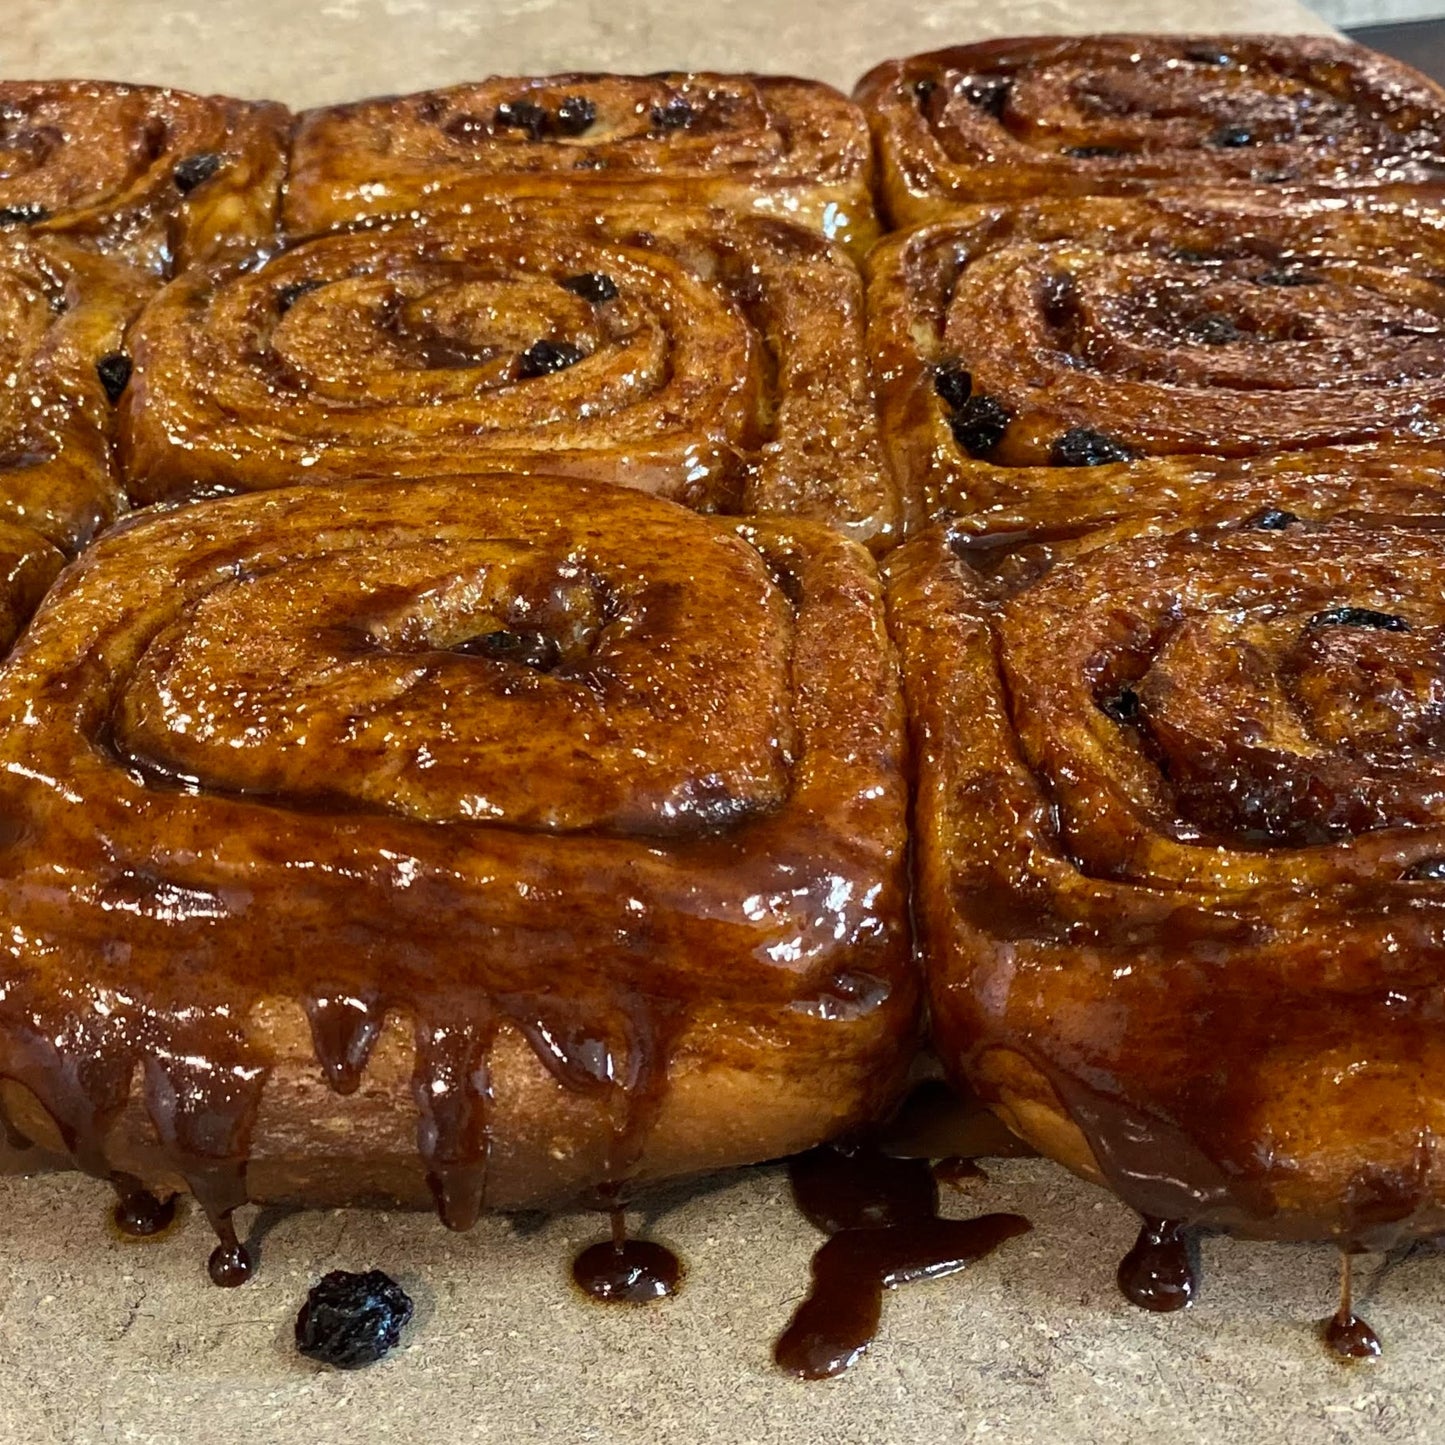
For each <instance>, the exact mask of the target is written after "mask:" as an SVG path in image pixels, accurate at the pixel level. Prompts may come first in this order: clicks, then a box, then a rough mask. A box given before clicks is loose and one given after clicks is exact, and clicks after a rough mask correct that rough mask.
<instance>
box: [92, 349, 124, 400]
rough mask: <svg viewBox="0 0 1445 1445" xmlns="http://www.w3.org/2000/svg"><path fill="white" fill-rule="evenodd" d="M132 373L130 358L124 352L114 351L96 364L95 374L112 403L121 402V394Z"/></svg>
mask: <svg viewBox="0 0 1445 1445" xmlns="http://www.w3.org/2000/svg"><path fill="white" fill-rule="evenodd" d="M130 371H131V366H130V357H128V356H127V355H126V354H125V352H123V351H112V352H111V353H110V355H109V356H102V357H101V358H100V360H99V361H97V362H96V363H95V374H96V375H97V376H98V377H99V378H100V384H101V385H102V386H103V387H104V388H105V394H106V396H107V397H108V398H109V399H110V401H111V402H117V401H119V400H120V394H121V392H123V391H124V390H125V386H126V383H127V382H128V381H129V380H130Z"/></svg>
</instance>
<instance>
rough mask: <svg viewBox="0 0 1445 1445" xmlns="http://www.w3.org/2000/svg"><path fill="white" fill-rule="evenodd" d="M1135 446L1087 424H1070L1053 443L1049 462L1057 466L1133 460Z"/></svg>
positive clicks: (1092, 464)
mask: <svg viewBox="0 0 1445 1445" xmlns="http://www.w3.org/2000/svg"><path fill="white" fill-rule="evenodd" d="M1135 455H1136V453H1135V452H1134V449H1133V448H1132V447H1128V446H1125V444H1124V443H1123V442H1121V441H1115V439H1114V438H1113V437H1111V436H1105V434H1104V433H1103V432H1098V431H1092V430H1091V429H1090V428H1089V427H1086V426H1071V427H1070V428H1069V429H1068V431H1066V432H1065V433H1064V434H1063V436H1061V437H1060V438H1059V439H1058V440H1057V441H1056V442H1055V443H1054V445H1053V447H1052V449H1051V450H1050V452H1049V462H1050V464H1051V465H1053V466H1056V467H1103V466H1108V465H1109V463H1110V462H1131V461H1133V460H1134V457H1135Z"/></svg>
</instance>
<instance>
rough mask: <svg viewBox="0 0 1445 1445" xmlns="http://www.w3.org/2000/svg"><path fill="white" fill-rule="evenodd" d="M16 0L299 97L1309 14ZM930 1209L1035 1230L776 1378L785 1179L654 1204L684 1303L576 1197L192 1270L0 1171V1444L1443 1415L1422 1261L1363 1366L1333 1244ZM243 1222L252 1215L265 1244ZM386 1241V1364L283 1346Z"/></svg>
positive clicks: (799, 1282) (101, 1212)
mask: <svg viewBox="0 0 1445 1445" xmlns="http://www.w3.org/2000/svg"><path fill="white" fill-rule="evenodd" d="M715 9H716V13H717V18H716V19H712V20H710V19H708V18H706V16H705V15H704V13H703V11H702V9H701V7H696V6H693V5H688V4H684V3H681V0H673V3H667V4H659V3H657V0H628V3H625V4H619V3H617V0H497V3H493V4H486V3H482V0H473V3H470V4H462V5H457V4H443V3H433V0H314V3H311V4H308V3H306V0H289V3H287V0H228V3H225V4H221V3H211V0H207V3H200V0H197V3H194V4H191V5H185V4H178V3H177V0H126V3H117V0H111V3H96V0H5V3H4V4H3V7H0V15H3V22H4V23H3V25H0V65H3V68H4V70H5V72H6V73H8V74H10V75H14V76H56V75H62V74H92V75H103V76H108V77H115V78H126V79H138V80H149V81H168V82H171V83H175V84H179V85H184V86H188V87H191V88H193V89H199V90H230V91H232V92H235V93H240V94H247V95H273V96H275V97H277V98H279V99H281V100H285V101H288V102H290V103H292V104H295V105H302V104H311V103H317V102H322V101H328V100H334V99H339V98H343V97H347V96H356V95H362V94H366V93H371V92H378V91H394V90H405V89H409V88H413V87H417V86H423V85H431V84H440V83H444V82H448V81H453V80H458V79H462V78H464V77H467V76H471V75H476V74H481V73H486V72H497V71H500V72H506V71H526V70H546V69H553V68H561V67H578V68H583V69H593V70H606V69H615V70H626V69H635V70H644V71H645V70H655V69H660V68H663V67H666V66H670V65H683V64H689V63H690V64H694V65H711V66H717V67H724V68H726V67H739V68H758V69H773V70H780V71H793V72H797V73H802V74H812V75H817V76H821V77H823V78H825V79H828V80H832V81H834V82H836V83H839V84H844V85H846V84H848V83H849V82H850V81H851V80H852V79H853V78H854V77H856V75H857V74H859V73H860V72H861V71H862V70H864V69H865V68H866V67H867V66H868V65H869V64H870V63H871V62H872V61H873V60H875V59H879V58H882V57H884V56H885V55H889V54H900V53H906V52H908V51H911V50H918V49H924V48H929V47H932V46H937V45H941V44H945V43H947V42H950V41H955V40H962V39H968V38H975V37H981V36H985V35H996V34H1006V33H1021V32H1034V31H1054V30H1075V31H1087V30H1093V29H1100V28H1112V29H1125V28H1131V27H1140V28H1145V27H1151V28H1156V29H1157V28H1166V29H1231V28H1235V29H1238V28H1251V29H1265V28H1268V29H1279V30H1322V29H1324V28H1325V27H1324V26H1323V25H1322V23H1321V22H1319V21H1318V20H1317V19H1316V18H1315V17H1313V16H1311V15H1309V14H1308V13H1307V12H1305V11H1303V10H1301V9H1297V8H1295V7H1294V6H1292V5H1290V4H1288V3H1284V0H1269V3H1264V4H1250V3H1246V0H1199V3H1196V4H1192V5H1186V4H1183V3H1173V4H1170V5H1163V4H1149V3H1145V0H1110V3H1105V0H1018V3H1010V4H1003V3H997V4H994V5H977V4H973V3H967V0H961V3H960V0H952V3H949V0H942V3H935V4H931V5H914V4H906V5H900V4H897V3H888V0H809V3H801V4H786V3H784V4H779V3H775V0H732V3H730V4H728V5H726V6H724V5H717V6H716V7H715ZM990 1174H991V1176H992V1177H991V1180H990V1181H989V1182H988V1183H984V1184H978V1185H975V1186H974V1187H973V1188H972V1190H971V1191H970V1192H969V1193H968V1194H950V1195H949V1199H948V1206H947V1207H948V1211H949V1212H950V1213H954V1214H964V1213H970V1212H976V1211H981V1210H991V1209H1016V1210H1018V1211H1020V1212H1022V1213H1024V1214H1026V1215H1028V1216H1029V1217H1030V1218H1031V1219H1032V1220H1033V1221H1034V1224H1035V1229H1034V1232H1033V1233H1032V1234H1030V1235H1028V1236H1025V1237H1024V1238H1022V1239H1018V1240H1015V1241H1012V1242H1011V1243H1009V1244H1007V1245H1005V1246H1004V1247H1003V1248H1002V1249H1001V1250H1000V1251H999V1252H998V1253H997V1254H996V1255H994V1256H993V1257H991V1258H989V1259H987V1260H985V1261H983V1262H982V1263H980V1264H978V1265H976V1266H975V1267H974V1268H972V1269H971V1270H970V1271H968V1272H967V1273H966V1274H964V1275H962V1276H957V1277H955V1278H953V1279H950V1280H944V1281H941V1282H938V1283H934V1284H927V1285H915V1286H910V1287H908V1288H906V1289H903V1290H900V1291H898V1292H896V1293H894V1294H892V1295H891V1296H890V1297H889V1298H888V1300H887V1302H886V1304H885V1310H884V1322H883V1328H882V1332H881V1334H880V1337H879V1339H878V1342H877V1343H876V1345H875V1346H874V1348H873V1350H872V1351H871V1353H870V1354H869V1355H868V1357H867V1358H865V1359H864V1360H863V1361H862V1362H861V1363H860V1364H859V1365H858V1366H857V1367H856V1368H855V1369H853V1370H852V1371H851V1372H850V1373H849V1374H848V1375H846V1376H844V1377H843V1378H841V1379H839V1380H835V1381H831V1382H828V1383H824V1384H813V1385H807V1384H802V1383H800V1382H797V1381H794V1380H791V1379H788V1378H786V1377H784V1376H782V1375H780V1374H779V1373H777V1372H776V1371H775V1370H774V1369H773V1367H772V1364H771V1357H770V1349H771V1343H772V1340H773V1338H774V1337H775V1335H776V1334H777V1332H778V1331H779V1330H780V1329H781V1328H782V1327H783V1326H784V1324H786V1322H787V1320H788V1317H789V1315H790V1314H791V1311H792V1308H793V1305H794V1303H795V1302H796V1300H797V1299H798V1297H799V1296H800V1294H801V1293H802V1291H803V1289H804V1288H805V1286H806V1282H807V1277H808V1261H809V1256H810V1254H811V1252H812V1249H813V1248H814V1247H815V1245H816V1243H817V1241H818V1236H817V1235H816V1234H815V1233H814V1231H813V1230H812V1228H811V1226H809V1225H808V1224H807V1223H806V1221H804V1220H803V1219H802V1217H801V1216H800V1215H799V1214H798V1213H797V1212H796V1211H795V1210H794V1209H792V1208H791V1206H790V1205H789V1203H788V1200H787V1188H786V1181H785V1179H784V1177H783V1174H782V1172H781V1170H779V1169H776V1168H769V1169H760V1170H754V1171H750V1172H747V1173H745V1174H741V1175H738V1176H736V1177H734V1178H732V1179H730V1180H728V1181H725V1182H723V1183H721V1184H718V1185H716V1186H714V1187H710V1188H706V1189H701V1190H692V1191H681V1192H676V1193H673V1194H671V1195H665V1196H663V1197H661V1198H659V1199H658V1200H656V1201H655V1202H654V1207H653V1209H652V1211H651V1214H650V1224H651V1227H652V1230H653V1232H654V1233H655V1234H656V1235H657V1236H659V1237H660V1238H662V1239H664V1240H666V1241H667V1242H669V1243H670V1244H672V1245H673V1246H674V1247H676V1249H677V1250H678V1252H679V1253H680V1254H681V1256H682V1257H683V1259H684V1261H685V1262H686V1264H687V1266H688V1271H689V1273H688V1278H687V1281H686V1285H685V1288H684V1290H683V1292H682V1294H681V1295H680V1296H679V1297H678V1298H677V1299H675V1300H673V1301H669V1302H667V1303H665V1304H662V1305H660V1306H656V1307H652V1308H648V1309H645V1310H640V1311H628V1310H616V1309H613V1310H608V1309H604V1308H602V1307H599V1306H596V1305H593V1304H590V1303H589V1302H587V1301H585V1300H583V1299H582V1298H581V1297H579V1296H578V1295H577V1294H576V1293H575V1292H574V1290H573V1289H572V1287H571V1285H570V1284H569V1282H568V1279H567V1272H566V1266H567V1263H568V1261H569V1259H570V1258H571V1255H572V1253H573V1252H574V1251H575V1249H576V1248H577V1246H578V1245H579V1244H580V1243H582V1242H584V1241H585V1240H587V1239H589V1238H591V1237H593V1236H594V1235H595V1233H596V1229H597V1225H596V1221H595V1220H593V1219H591V1218H588V1217H577V1216H573V1217H564V1218H559V1219H554V1220H551V1221H549V1222H546V1223H544V1224H542V1225H541V1226H540V1227H539V1228H536V1229H533V1230H531V1231H530V1232H523V1231H520V1230H518V1229H517V1228H516V1227H515V1226H514V1225H512V1224H510V1223H508V1222H506V1221H501V1220H484V1221H483V1223H482V1224H481V1225H479V1226H478V1228H477V1229H476V1230H475V1231H474V1232H473V1233H472V1234H470V1235H468V1236H465V1237H460V1236H454V1235H449V1234H447V1233H446V1232H445V1231H444V1230H443V1229H442V1228H441V1227H440V1226H439V1225H438V1224H437V1223H436V1221H435V1220H434V1219H430V1218H426V1217H420V1216H407V1215H379V1214H369V1213H363V1212H360V1211H349V1212H340V1213H316V1214H309V1215H299V1214H292V1215H286V1216H276V1215H274V1214H272V1213H270V1212H268V1214H267V1215H266V1216H265V1217H263V1218H262V1219H261V1220H260V1221H259V1223H255V1222H252V1216H253V1215H254V1212H248V1215H247V1222H248V1223H250V1225H251V1228H252V1229H253V1231H257V1230H259V1232H260V1234H261V1265H260V1269H259V1271H258V1274H257V1277H256V1278H255V1279H254V1280H253V1281H252V1283H250V1284H249V1285H247V1286H246V1287H244V1288H243V1289H240V1290H235V1291H229V1292H228V1291H221V1290H217V1289H215V1288H213V1287H212V1286H211V1285H210V1284H209V1282H208V1280H207V1278H206V1273H205V1258H206V1254H207V1252H208V1251H209V1248H210V1239H209V1235H208V1232H207V1230H206V1228H205V1226H204V1224H203V1222H201V1221H199V1220H198V1219H197V1218H195V1217H194V1216H192V1217H189V1218H187V1219H186V1220H185V1221H184V1223H183V1224H182V1225H181V1226H180V1227H179V1228H178V1229H177V1230H176V1231H174V1232H173V1233H172V1234H170V1235H168V1236H167V1237H166V1238H164V1239H162V1240H159V1241H155V1242H151V1243H136V1242H128V1241H122V1240H121V1239H120V1238H119V1237H118V1236H116V1235H115V1234H113V1233H112V1232H111V1231H109V1230H108V1229H107V1228H106V1227H105V1223H104V1221H105V1217H106V1213H107V1209H108V1192H107V1190H106V1189H105V1188H104V1187H103V1186H101V1185H99V1184H96V1183H95V1182H93V1181H90V1180H86V1179H82V1178H78V1177H75V1176H69V1175H67V1176H52V1177H47V1178H40V1179H32V1180H0V1441H3V1442H6V1445H8V1442H12V1441H13V1442H17V1445H18V1442H26V1445H49V1442H67V1445H69V1442H92V1441H95V1442H100V1441H104V1442H122V1441H158V1442H170V1441H175V1442H182V1441H184V1442H187V1445H271V1442H278V1445H289V1442H297V1445H352V1442H378V1441H384V1442H387V1445H413V1442H416V1445H449V1442H454V1441H455V1442H463V1441H466V1442H471V1441H476V1442H486V1445H491V1442H496V1445H528V1442H538V1445H541V1442H545V1445H582V1442H606V1445H611V1442H616V1445H634V1442H635V1445H653V1442H665V1445H693V1442H698V1445H704V1442H705V1445H745V1442H758V1445H763V1442H777V1441H782V1442H800V1445H801V1442H809V1445H892V1442H899V1445H903V1442H908V1445H913V1442H924V1441H928V1442H948V1441H975V1440H976V1441H991V1442H994V1441H996V1442H1000V1445H1073V1442H1100V1445H1105V1442H1108V1445H1112V1442H1125V1441H1127V1442H1136V1441H1138V1442H1144V1441H1160V1442H1169V1445H1196V1442H1198V1445H1223V1442H1229V1445H1277V1442H1289V1445H1312V1442H1316V1441H1330V1442H1334V1441H1375V1440H1379V1441H1388V1442H1397V1445H1404V1442H1428V1441H1441V1440H1445V1417H1442V1414H1441V1409H1442V1399H1441V1397H1442V1395H1445V1365H1442V1364H1441V1363H1440V1358H1439V1357H1440V1351H1439V1349H1438V1344H1437V1341H1438V1339H1439V1336H1440V1331H1441V1328H1442V1323H1445V1259H1442V1258H1440V1257H1439V1256H1438V1255H1437V1254H1435V1253H1434V1252H1433V1251H1431V1250H1428V1249H1419V1250H1416V1251H1415V1252H1414V1253H1413V1254H1411V1255H1410V1256H1409V1257H1408V1258H1405V1259H1402V1260H1393V1259H1392V1260H1381V1259H1375V1258H1369V1259H1367V1260H1364V1261H1362V1268H1361V1271H1360V1287H1359V1290H1358V1292H1357V1293H1358V1298H1359V1300H1360V1302H1361V1310H1362V1313H1363V1314H1365V1316H1366V1317H1367V1318H1368V1319H1369V1320H1370V1321H1371V1322H1372V1323H1373V1324H1374V1325H1375V1327H1376V1328H1377V1329H1378V1330H1379V1332H1380V1334H1381V1335H1382V1336H1383V1337H1384V1340H1385V1345H1386V1356H1385V1358H1384V1359H1383V1360H1382V1361H1381V1362H1379V1363H1378V1364H1373V1365H1364V1366H1353V1367H1345V1366H1341V1365H1339V1364H1337V1363H1335V1362H1334V1361H1333V1360H1331V1359H1330V1358H1328V1357H1327V1356H1326V1355H1325V1353H1324V1351H1323V1349H1322V1348H1321V1346H1320V1344H1319V1342H1318V1339H1317V1337H1316V1334H1315V1321H1317V1320H1319V1319H1320V1318H1322V1317H1323V1316H1325V1315H1326V1314H1328V1313H1329V1311H1330V1310H1331V1309H1332V1308H1333V1302H1334V1290H1335V1270H1336V1262H1335V1257H1334V1255H1333V1252H1332V1251H1330V1250H1328V1249H1324V1248H1297V1247H1285V1246H1262V1245H1248V1244H1241V1243H1237V1242H1232V1241H1228V1240H1210V1241H1206V1243H1205V1245H1204V1251H1203V1263H1204V1284H1203V1289H1202V1292H1201V1296H1200V1299H1199V1301H1198V1302H1197V1304H1196V1305H1195V1307H1194V1308H1193V1309H1191V1310H1190V1311H1188V1312H1187V1313H1186V1314H1183V1315H1175V1316H1166V1317H1152V1316H1149V1315H1146V1314H1144V1313H1142V1312H1140V1311H1139V1310H1136V1309H1134V1308H1133V1307H1132V1306H1130V1305H1128V1304H1126V1303H1125V1302H1124V1300H1123V1299H1122V1298H1121V1297H1120V1296H1119V1294H1118V1292H1117V1291H1116V1289H1115V1288H1114V1284H1113V1273H1114V1268H1115V1264H1116V1262H1117V1260H1118V1259H1119V1257H1120V1255H1121V1254H1122V1253H1123V1252H1124V1251H1125V1250H1126V1249H1127V1248H1128V1246H1129V1244H1130V1242H1131V1241H1132V1238H1133V1234H1134V1229H1135V1222H1134V1221H1133V1220H1132V1218H1131V1217H1130V1216H1129V1215H1128V1214H1127V1212H1126V1211H1125V1210H1123V1209H1122V1208H1121V1207H1120V1206H1118V1205H1117V1204H1115V1203H1114V1202H1113V1201H1112V1200H1111V1199H1109V1198H1107V1197H1105V1196H1104V1195H1102V1194H1100V1193H1099V1192H1098V1191H1097V1190H1094V1189H1091V1188H1089V1187H1087V1186H1085V1185H1083V1184H1080V1183H1078V1182H1076V1181H1074V1180H1073V1179H1071V1178H1069V1177H1068V1176H1066V1175H1064V1174H1062V1173H1061V1172H1060V1171H1058V1170H1056V1169H1054V1168H1052V1167H1051V1166H1049V1165H1047V1164H1045V1163H1043V1162H1041V1161H1016V1162H1012V1163H1007V1164H1004V1163H1000V1164H996V1165H993V1166H991V1167H990ZM255 1237H256V1235H255V1233H254V1232H253V1238H255ZM373 1266H380V1267H383V1268H385V1269H387V1270H389V1271H391V1272H392V1273H393V1274H394V1275H396V1276H397V1278H398V1279H400V1280H401V1281H402V1282H403V1283H404V1284H405V1286H406V1287H407V1288H408V1290H410V1291H411V1293H412V1294H413V1295H414V1297H415V1298H416V1300H417V1304H418V1310H417V1318H416V1320H415V1321H414V1322H413V1324H412V1326H411V1327H410V1329H409V1331H408V1333H407V1336H406V1341H405V1343H404V1345H403V1347H402V1348H401V1349H399V1350H398V1351H397V1352H396V1353H395V1354H393V1355H392V1356H391V1357H390V1358H388V1359H387V1360H385V1361H384V1362H383V1363H382V1364H380V1365H378V1366H376V1367H375V1368H373V1369H371V1370H369V1371H365V1372H361V1373H358V1374H340V1373H337V1372H334V1371H329V1370H326V1369H323V1368H321V1367H319V1366H315V1365H312V1364H309V1363H307V1362H305V1361H303V1360H302V1359H300V1358H299V1357H298V1356H297V1355H296V1354H295V1352H294V1350H293V1349H292V1347H291V1344H290V1332H291V1327H292V1321H293V1319H294V1316H295V1312H296V1309H297V1307H298V1306H299V1304H300V1302H301V1300H302V1298H303V1296H304V1294H305V1291H306V1288H307V1286H308V1285H309V1284H310V1283H311V1282H312V1281H313V1280H314V1279H315V1278H316V1277H317V1276H318V1275H319V1274H321V1273H323V1272H324V1271H326V1270H328V1269H336V1268H352V1269H362V1268H368V1267H373Z"/></svg>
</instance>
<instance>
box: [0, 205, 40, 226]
mask: <svg viewBox="0 0 1445 1445" xmlns="http://www.w3.org/2000/svg"><path fill="white" fill-rule="evenodd" d="M49 217H50V212H49V211H48V210H46V208H45V207H44V206H40V205H36V204H35V203H34V202H33V201H21V202H20V203H19V204H18V205H14V206H0V226H33V225H34V224H35V223H36V222H37V221H44V220H48V219H49Z"/></svg>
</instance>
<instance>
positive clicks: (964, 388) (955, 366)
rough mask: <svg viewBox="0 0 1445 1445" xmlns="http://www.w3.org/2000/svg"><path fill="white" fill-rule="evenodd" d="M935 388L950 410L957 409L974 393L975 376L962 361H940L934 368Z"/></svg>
mask: <svg viewBox="0 0 1445 1445" xmlns="http://www.w3.org/2000/svg"><path fill="white" fill-rule="evenodd" d="M933 389H934V391H936V392H937V393H938V394H939V396H941V397H942V398H943V404H944V405H945V406H946V407H947V408H948V409H949V411H957V410H958V409H959V407H961V406H962V405H963V404H964V402H966V401H967V400H968V398H969V397H970V396H971V395H972V393H973V377H972V376H970V375H969V374H968V372H967V370H965V368H964V365H963V363H962V362H961V361H955V360H948V361H940V362H937V363H935V365H934V368H933Z"/></svg>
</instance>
